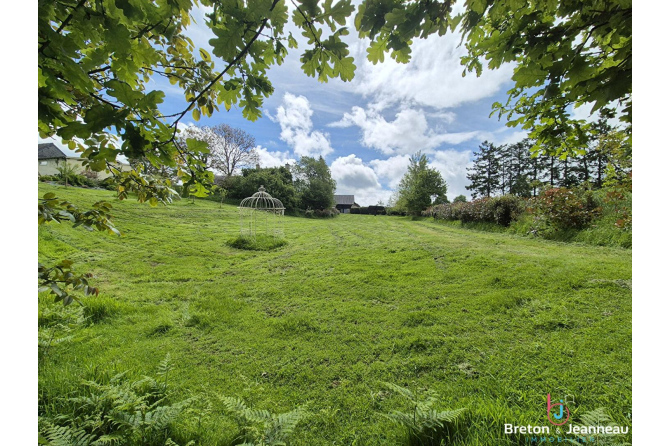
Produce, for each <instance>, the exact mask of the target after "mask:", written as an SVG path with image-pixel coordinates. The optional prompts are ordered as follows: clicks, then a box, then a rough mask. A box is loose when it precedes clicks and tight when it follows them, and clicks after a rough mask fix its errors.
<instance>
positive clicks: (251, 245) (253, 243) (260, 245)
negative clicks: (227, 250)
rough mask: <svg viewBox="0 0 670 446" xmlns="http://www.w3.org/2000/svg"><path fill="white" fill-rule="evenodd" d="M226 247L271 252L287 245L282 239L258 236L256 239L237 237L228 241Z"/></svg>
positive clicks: (263, 235)
mask: <svg viewBox="0 0 670 446" xmlns="http://www.w3.org/2000/svg"><path fill="white" fill-rule="evenodd" d="M227 243H228V246H230V247H232V248H236V249H246V250H249V251H271V250H273V249H277V248H280V247H282V246H284V245H286V244H287V242H286V240H284V239H282V238H277V237H273V236H271V235H265V234H259V235H257V236H256V237H246V236H242V235H241V236H239V237H237V238H234V239H232V240H229V241H228V242H227Z"/></svg>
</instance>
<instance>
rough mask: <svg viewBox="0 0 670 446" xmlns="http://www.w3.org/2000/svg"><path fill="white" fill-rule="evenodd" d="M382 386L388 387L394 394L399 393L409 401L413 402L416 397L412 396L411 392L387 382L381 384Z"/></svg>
mask: <svg viewBox="0 0 670 446" xmlns="http://www.w3.org/2000/svg"><path fill="white" fill-rule="evenodd" d="M382 384H383V385H384V386H386V387H388V388H389V389H390V390H393V391H394V392H396V393H399V394H400V395H402V396H404V397H405V398H407V399H408V400H410V401H415V400H416V396H415V395H414V392H412V391H411V390H409V389H406V388H405V387H401V386H399V385H397V384H393V383H389V382H383V383H382Z"/></svg>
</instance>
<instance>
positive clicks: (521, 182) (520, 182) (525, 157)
mask: <svg viewBox="0 0 670 446" xmlns="http://www.w3.org/2000/svg"><path fill="white" fill-rule="evenodd" d="M532 146H533V142H532V141H531V140H529V139H524V140H523V141H520V142H518V143H516V144H512V145H510V146H509V147H508V148H507V156H508V157H509V159H510V161H509V167H510V175H509V177H510V186H509V191H510V193H511V194H514V195H518V196H520V197H529V196H530V195H531V188H532V186H531V184H530V181H529V179H528V175H529V173H530V170H531V157H530V148H531V147H532Z"/></svg>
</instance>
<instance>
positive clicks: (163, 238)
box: [39, 184, 632, 445]
mask: <svg viewBox="0 0 670 446" xmlns="http://www.w3.org/2000/svg"><path fill="white" fill-rule="evenodd" d="M50 191H54V192H56V193H57V194H58V196H59V197H62V198H68V199H71V200H72V201H75V202H77V203H79V204H82V205H84V204H91V203H93V202H95V201H97V200H100V199H106V200H109V201H111V202H112V203H113V205H114V211H113V214H114V216H115V220H114V221H115V223H116V225H117V228H118V229H119V230H120V231H121V232H122V233H123V236H122V237H114V236H110V235H105V234H101V233H90V232H87V231H85V230H83V229H81V228H71V227H70V226H69V225H67V224H61V225H58V224H50V225H46V226H41V227H40V228H39V259H40V261H42V262H48V263H51V262H53V261H57V260H61V259H63V258H69V259H71V260H73V261H75V266H76V267H77V268H78V270H80V271H82V272H83V271H91V272H92V273H93V274H94V276H95V277H94V279H93V284H94V286H98V287H99V288H100V296H99V297H91V298H87V299H86V300H85V302H88V304H89V305H90V308H91V309H90V310H89V313H91V314H94V315H95V316H96V317H95V318H94V319H93V320H94V323H92V324H88V325H86V326H84V327H81V328H78V329H77V330H76V332H75V334H74V338H73V339H72V340H71V341H70V342H63V343H60V344H58V345H54V346H53V347H51V348H50V350H49V353H48V355H47V356H44V355H43V356H42V357H41V358H40V370H39V402H40V411H41V413H42V414H46V415H49V414H50V413H51V412H54V411H57V410H58V406H59V398H60V397H62V396H64V395H67V394H69V393H70V392H72V391H73V389H74V388H76V387H77V386H79V383H80V381H81V380H82V379H85V378H87V377H90V376H91V375H92V374H95V373H97V372H98V371H99V370H103V369H104V370H112V371H124V370H130V371H131V373H133V374H135V375H137V376H140V375H144V374H148V375H151V374H153V373H154V371H155V370H156V366H157V365H158V363H159V362H160V361H161V360H162V359H163V358H164V357H165V356H166V353H170V355H171V357H172V360H173V362H174V364H175V369H174V371H173V372H172V373H171V375H170V385H171V388H172V389H173V391H174V394H173V395H172V398H173V399H174V400H175V401H176V400H179V399H183V398H186V397H189V396H192V395H203V396H208V397H211V398H212V401H213V404H214V405H213V408H212V412H211V414H210V415H209V416H208V417H206V418H204V419H203V420H202V422H201V423H200V425H199V426H197V427H196V425H195V424H194V423H191V422H188V421H184V422H182V423H179V424H178V425H176V426H175V427H174V429H173V434H172V439H173V440H175V441H178V442H180V443H179V444H182V443H181V441H183V442H184V443H185V441H184V440H186V439H188V438H195V439H196V440H197V443H198V444H221V445H225V444H230V443H231V441H233V439H234V438H235V436H236V434H237V431H236V427H235V424H234V423H233V422H232V421H231V420H230V419H228V418H227V417H225V416H223V414H222V413H221V412H220V410H219V408H218V407H217V405H216V399H215V398H214V395H216V394H221V395H227V396H237V397H241V398H243V399H244V400H245V401H246V402H247V403H248V404H249V405H251V406H253V407H254V408H258V409H268V410H270V411H273V412H277V413H278V412H286V411H289V410H292V409H295V408H297V407H299V406H303V407H305V408H306V410H308V411H309V413H310V415H309V416H308V417H307V418H306V419H305V420H304V421H303V422H301V424H300V425H299V427H298V429H297V430H296V433H295V435H294V439H293V441H292V443H291V444H294V445H297V444H299V445H326V444H335V445H349V444H356V445H386V444H402V442H403V438H404V436H405V431H404V430H403V428H402V427H401V426H398V425H395V424H393V423H392V422H391V421H389V420H388V419H386V418H385V417H384V416H382V414H385V413H388V412H390V411H392V410H406V409H407V404H406V402H405V401H404V400H403V399H401V398H400V397H399V396H397V395H395V394H393V393H390V392H388V391H387V390H388V389H386V388H385V387H384V385H383V384H382V383H383V382H391V383H395V384H397V385H400V386H404V387H407V388H410V389H413V390H416V391H418V392H421V391H422V390H425V389H433V390H434V391H436V392H437V394H438V395H439V402H438V404H437V406H436V407H437V408H438V409H456V408H466V412H465V414H464V416H463V417H462V419H461V421H460V423H459V425H458V426H459V429H458V430H457V431H456V432H454V433H452V434H453V438H452V441H453V443H454V444H472V445H478V444H480V445H505V444H524V441H525V438H524V437H523V436H509V435H504V434H503V423H513V424H516V425H526V424H538V425H548V423H547V420H546V396H547V393H551V394H552V397H553V398H558V397H559V396H560V397H563V396H564V395H572V397H573V398H574V401H573V402H571V403H570V411H571V414H572V416H573V418H578V417H579V414H580V413H584V412H586V411H589V410H592V409H595V408H597V407H605V408H606V410H607V412H608V413H609V414H610V416H611V417H612V418H613V420H614V421H615V422H616V423H617V424H623V425H630V423H631V417H632V415H631V399H632V394H631V392H632V390H631V387H632V384H631V362H632V360H631V354H632V346H631V330H632V328H631V325H632V321H631V311H632V310H631V304H632V302H631V276H632V271H631V252H630V250H624V249H616V248H604V247H594V246H580V245H577V244H562V243H556V242H550V241H542V240H534V239H528V238H523V237H518V236H514V235H510V234H496V233H486V232H477V231H472V230H466V229H461V228H456V227H452V226H447V225H441V224H439V223H434V222H432V221H430V220H418V221H412V220H410V219H408V218H402V217H387V216H378V217H374V216H367V215H341V216H339V217H337V218H335V219H328V220H318V219H304V218H286V219H285V232H286V240H287V242H288V244H287V245H286V246H283V247H281V248H279V249H277V250H275V251H270V252H259V251H245V250H237V249H234V248H231V247H229V246H228V245H227V244H226V241H228V240H229V239H232V238H234V237H236V236H237V235H238V232H239V220H238V217H237V214H236V209H235V208H234V207H233V206H224V207H223V208H222V209H220V208H219V205H218V204H217V203H213V202H208V201H201V200H198V201H196V202H195V204H191V203H190V202H189V201H187V200H182V201H180V202H177V203H175V204H174V205H171V206H169V207H157V208H151V207H149V206H148V205H143V204H138V203H136V202H133V201H124V202H118V201H116V200H114V195H113V192H109V191H99V190H96V191H93V190H83V189H75V188H67V189H66V188H64V187H56V186H49V185H45V184H40V186H39V192H40V195H42V194H44V193H46V192H50ZM39 299H40V312H41V314H42V315H43V317H42V318H41V321H42V322H43V319H45V318H46V316H44V315H46V314H47V312H48V310H49V309H50V308H52V307H53V306H54V305H55V304H53V303H52V302H51V301H52V300H53V298H51V297H49V296H48V295H47V294H46V293H42V294H41V295H40V298H39ZM73 305H76V304H73Z"/></svg>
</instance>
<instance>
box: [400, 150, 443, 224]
mask: <svg viewBox="0 0 670 446" xmlns="http://www.w3.org/2000/svg"><path fill="white" fill-rule="evenodd" d="M446 199H447V183H446V182H445V181H444V179H443V178H442V175H441V174H440V172H439V171H438V170H437V169H434V168H432V167H428V158H426V155H424V154H422V153H421V152H417V153H415V154H414V155H412V156H411V157H410V159H409V167H408V168H407V172H406V173H405V175H404V176H403V177H402V179H401V180H400V185H399V186H398V206H399V207H400V208H402V209H404V210H405V211H406V212H407V213H408V214H410V215H421V211H423V210H424V209H426V208H427V207H428V206H430V205H431V204H432V203H435V202H440V203H443V202H447V201H446Z"/></svg>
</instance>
